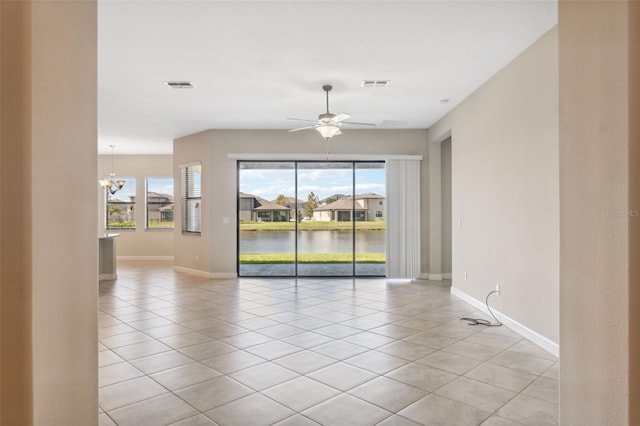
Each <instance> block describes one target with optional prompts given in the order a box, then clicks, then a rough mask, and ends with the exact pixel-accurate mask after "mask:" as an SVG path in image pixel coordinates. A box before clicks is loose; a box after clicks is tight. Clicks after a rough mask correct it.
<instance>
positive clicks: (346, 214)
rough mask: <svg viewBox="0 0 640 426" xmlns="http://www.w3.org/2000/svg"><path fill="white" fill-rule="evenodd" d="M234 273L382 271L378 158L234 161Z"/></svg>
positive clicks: (381, 183)
mask: <svg viewBox="0 0 640 426" xmlns="http://www.w3.org/2000/svg"><path fill="white" fill-rule="evenodd" d="M238 187H239V190H238V275H239V276H383V275H385V262H386V260H385V246H384V244H385V228H386V227H385V223H386V222H385V218H386V209H385V200H386V197H385V167H384V163H381V162H372V163H364V162H353V161H347V162H249V161H239V162H238Z"/></svg>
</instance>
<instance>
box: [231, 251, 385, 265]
mask: <svg viewBox="0 0 640 426" xmlns="http://www.w3.org/2000/svg"><path fill="white" fill-rule="evenodd" d="M294 260H295V259H294V255H293V253H267V254H241V255H240V264H243V265H245V264H254V265H255V264H260V265H266V264H281V263H293V262H294ZM352 261H353V255H352V254H351V253H300V254H298V263H351V262H352ZM385 261H386V256H385V254H384V253H357V254H356V262H357V263H385Z"/></svg>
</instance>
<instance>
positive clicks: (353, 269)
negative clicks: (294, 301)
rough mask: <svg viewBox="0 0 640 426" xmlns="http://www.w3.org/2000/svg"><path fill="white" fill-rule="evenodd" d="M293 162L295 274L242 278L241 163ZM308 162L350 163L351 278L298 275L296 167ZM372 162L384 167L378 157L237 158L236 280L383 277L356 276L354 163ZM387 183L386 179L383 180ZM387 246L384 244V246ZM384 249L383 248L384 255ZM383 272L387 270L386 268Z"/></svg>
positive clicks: (348, 276) (349, 276) (355, 168)
mask: <svg viewBox="0 0 640 426" xmlns="http://www.w3.org/2000/svg"><path fill="white" fill-rule="evenodd" d="M258 162H260V163H293V166H294V167H293V171H294V199H295V204H294V206H295V212H296V213H295V214H296V216H295V217H296V220H294V221H293V222H294V229H293V232H294V234H295V238H294V262H293V264H294V274H293V275H242V274H241V273H240V220H239V218H240V170H241V167H240V165H241V163H258ZM311 163H324V164H331V163H343V164H351V197H352V200H353V205H352V207H351V220H350V222H351V254H352V260H351V274H350V275H299V271H298V265H299V262H298V255H299V250H298V248H299V244H298V236H299V234H298V233H299V227H298V225H299V221H298V217H297V216H298V214H299V211H300V210H299V205H298V200H299V196H298V195H299V194H298V171H299V169H298V165H299V164H311ZM371 163H380V164H385V160H384V159H380V158H376V159H371V160H369V159H367V160H350V159H349V160H347V159H329V158H323V159H320V158H319V159H304V160H294V159H286V160H279V159H275V158H271V159H268V160H261V159H257V160H251V159H237V160H236V218H237V220H236V223H237V229H236V247H237V249H236V273H237V275H238V277H246V278H249V277H258V278H265V277H271V278H371V277H385V276H386V273H385V274H382V275H367V274H358V275H356V265H357V261H356V202H355V201H356V198H355V197H356V170H357V167H356V165H357V164H371ZM385 175H386V165H385ZM385 180H386V177H385ZM386 197H387V195H385V198H386ZM385 221H386V214H385ZM386 232H387V231H386V229H385V233H386ZM385 241H386V237H385ZM385 244H386V243H385ZM386 251H387V250H386V249H385V252H386ZM385 264H386V259H385ZM385 270H386V268H385Z"/></svg>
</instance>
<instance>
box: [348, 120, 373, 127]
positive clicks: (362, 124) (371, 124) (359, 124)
mask: <svg viewBox="0 0 640 426" xmlns="http://www.w3.org/2000/svg"><path fill="white" fill-rule="evenodd" d="M342 124H357V125H358V126H375V124H374V123H358V122H356V121H343V122H342Z"/></svg>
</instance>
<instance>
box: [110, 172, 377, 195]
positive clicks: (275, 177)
mask: <svg viewBox="0 0 640 426" xmlns="http://www.w3.org/2000/svg"><path fill="white" fill-rule="evenodd" d="M347 164H348V163H347ZM348 165H349V164H348ZM349 166H350V165H349ZM116 179H125V185H124V187H123V188H122V189H121V190H120V191H118V192H116V193H115V194H114V195H113V196H112V198H117V199H119V200H122V201H129V200H130V198H129V197H130V196H131V195H134V194H135V189H136V182H135V179H132V178H120V177H116ZM352 179H353V171H352V170H351V169H302V168H299V170H298V192H299V194H298V198H299V199H301V200H303V201H304V200H306V199H307V196H308V195H309V193H310V192H313V193H314V194H316V195H317V196H318V198H320V199H324V198H327V197H329V196H331V195H334V194H345V195H351V194H352V188H351V183H352ZM148 190H149V191H152V192H157V193H159V194H169V195H173V179H171V178H149V179H148ZM240 191H241V192H244V193H246V194H253V195H257V196H259V197H262V198H264V199H267V200H271V201H273V200H275V199H276V198H277V197H278V195H279V194H284V195H285V196H287V197H293V196H294V191H295V170H294V169H288V170H281V169H241V170H240ZM367 192H374V193H376V194H380V195H385V192H386V191H385V169H384V168H380V169H356V194H364V193H367Z"/></svg>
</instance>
